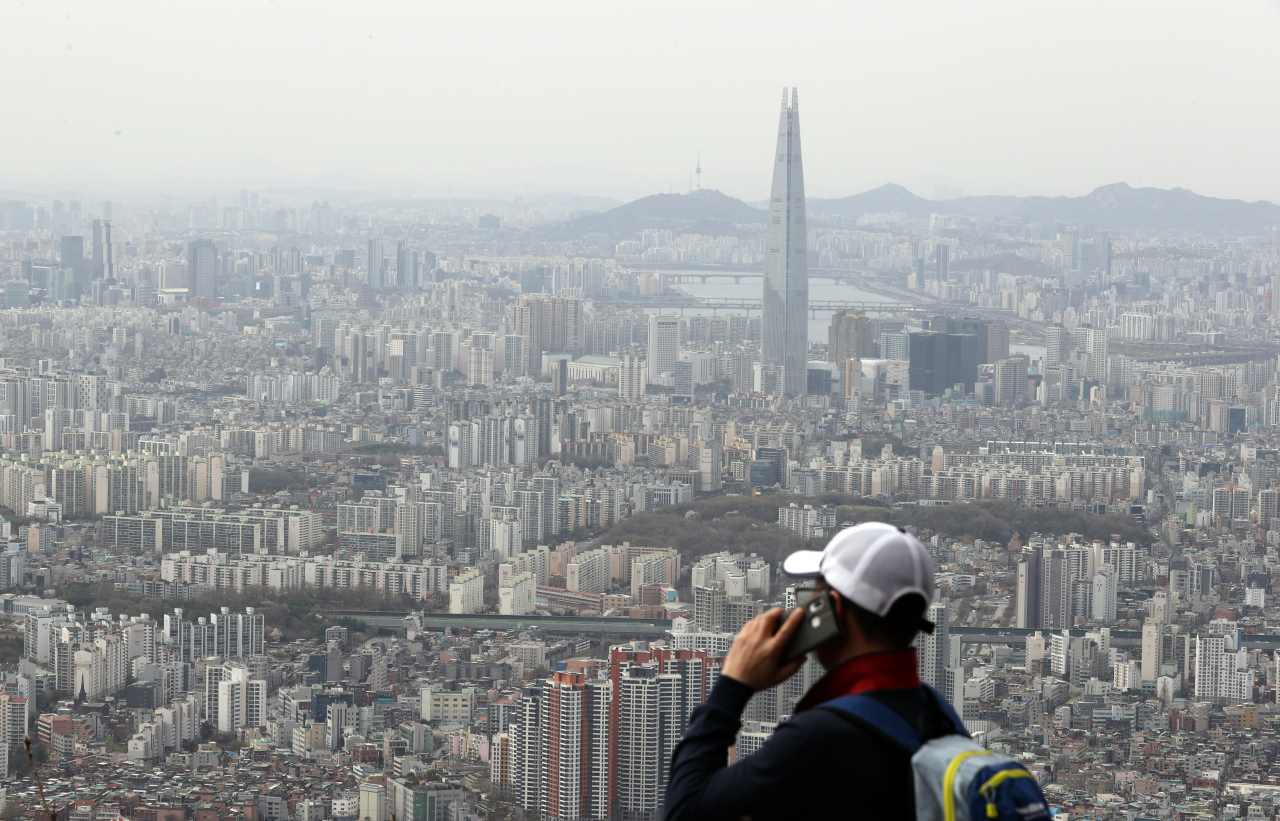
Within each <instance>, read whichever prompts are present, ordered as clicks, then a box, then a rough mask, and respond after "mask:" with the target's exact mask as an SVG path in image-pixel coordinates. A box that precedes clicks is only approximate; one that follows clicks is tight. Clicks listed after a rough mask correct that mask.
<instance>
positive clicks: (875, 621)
mask: <svg viewBox="0 0 1280 821" xmlns="http://www.w3.org/2000/svg"><path fill="white" fill-rule="evenodd" d="M841 598H844V597H843V596H842V597H841ZM844 603H845V604H846V605H848V607H849V610H850V611H851V612H852V613H853V618H854V621H856V622H857V623H858V628H859V629H860V630H862V634H863V635H864V636H866V637H867V640H868V641H871V642H874V643H876V644H886V645H888V646H890V647H892V648H894V649H897V650H906V649H907V648H909V647H910V646H911V642H913V641H915V638H916V633H919V632H920V629H921V627H922V626H923V624H924V612H925V608H926V607H927V604H928V603H927V602H925V600H924V597H923V596H919V595H916V594H915V593H908V594H906V595H905V596H902V597H901V598H899V599H898V600H897V601H896V602H894V603H893V606H892V607H890V608H889V612H888V613H887V614H885V615H883V616H877V615H876V614H875V613H872V612H871V611H870V610H867V609H865V608H863V607H859V606H858V605H857V604H854V603H853V602H851V601H849V600H848V599H847V598H846V599H844Z"/></svg>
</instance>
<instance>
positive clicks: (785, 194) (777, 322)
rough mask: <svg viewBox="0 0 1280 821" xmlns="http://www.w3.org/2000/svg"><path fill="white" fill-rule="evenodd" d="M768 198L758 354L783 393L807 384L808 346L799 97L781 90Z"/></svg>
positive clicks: (798, 390) (802, 388)
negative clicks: (779, 379) (778, 371)
mask: <svg viewBox="0 0 1280 821" xmlns="http://www.w3.org/2000/svg"><path fill="white" fill-rule="evenodd" d="M776 153H777V156H776V158H775V160H774V164H773V188H772V191H771V196H770V199H769V231H768V235H767V242H766V243H765V257H764V297H763V300H764V310H763V311H762V312H761V315H762V318H763V323H762V324H763V333H764V336H763V339H762V348H761V358H762V359H763V361H764V364H765V365H779V366H781V367H782V369H783V379H784V385H785V390H786V392H787V393H790V394H795V395H801V394H803V393H804V392H805V390H806V388H807V379H808V359H809V357H808V351H809V334H808V330H809V249H808V243H807V242H806V233H805V218H804V170H803V166H802V165H801V161H800V102H799V96H798V95H797V93H796V89H794V88H793V89H791V100H790V104H788V101H787V92H786V89H783V91H782V114H781V116H780V117H779V118H778V150H777V152H776Z"/></svg>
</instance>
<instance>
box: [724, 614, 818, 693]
mask: <svg viewBox="0 0 1280 821" xmlns="http://www.w3.org/2000/svg"><path fill="white" fill-rule="evenodd" d="M782 616H783V610H782V608H781V607H775V608H773V609H772V610H770V611H769V612H767V613H761V614H760V615H758V616H756V617H755V618H754V619H752V620H751V621H749V622H747V623H746V624H744V625H743V626H742V629H741V630H740V631H738V636H737V638H735V639H734V640H733V646H732V647H730V648H729V655H728V656H726V657H725V660H724V664H723V665H722V666H721V667H720V675H722V676H728V677H729V678H731V679H734V680H735V681H740V682H742V683H743V684H745V685H747V686H748V687H750V688H751V689H752V690H755V691H756V692H760V691H761V690H767V689H769V688H770V687H773V686H774V685H776V684H781V683H782V682H784V681H786V680H787V679H789V678H791V676H793V675H795V672H796V671H797V670H799V669H800V666H801V665H802V664H804V661H805V660H804V657H803V656H801V657H800V658H798V659H796V660H795V661H793V662H791V663H790V664H788V665H786V666H785V667H784V666H782V664H781V659H782V652H783V651H784V650H786V649H787V644H788V643H789V642H790V641H791V637H792V636H793V635H794V634H795V632H796V630H797V629H799V627H800V620H801V619H802V618H803V617H804V610H803V609H802V608H799V607H797V608H796V609H795V610H793V611H791V616H790V617H789V618H787V619H786V621H783V622H782V627H781V628H779V627H778V622H779V621H780V620H781V619H782Z"/></svg>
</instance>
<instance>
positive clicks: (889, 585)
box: [782, 522, 933, 632]
mask: <svg viewBox="0 0 1280 821" xmlns="http://www.w3.org/2000/svg"><path fill="white" fill-rule="evenodd" d="M782 572H783V573H786V574H787V575H788V576H793V577H796V578H802V579H804V578H810V579H812V578H817V577H819V576H821V577H822V578H823V579H824V580H825V581H826V583H827V584H828V585H830V586H831V588H832V589H833V590H835V591H837V592H838V593H839V594H840V595H841V596H844V597H845V598H846V599H848V600H849V601H851V602H853V603H854V604H856V605H858V606H859V607H861V608H862V609H864V610H869V611H871V612H872V613H874V614H876V615H877V616H886V615H888V614H889V609H890V608H891V607H893V604H894V602H896V601H897V600H898V599H900V598H902V597H903V596H906V595H908V594H911V593H914V594H916V595H918V596H920V597H921V598H923V599H924V601H925V603H926V605H927V604H928V602H931V601H933V560H932V559H931V558H930V557H929V551H927V550H925V548H924V545H922V544H920V541H919V540H918V539H917V538H916V537H915V536H912V535H911V534H910V533H908V532H907V531H905V530H903V529H902V528H900V527H894V526H893V525H890V524H885V523H884V522H864V523H863V524H860V525H855V526H853V527H849V528H845V529H844V530H841V531H840V532H839V533H837V534H836V535H834V536H832V537H831V541H829V542H827V546H826V548H825V549H823V550H797V551H796V552H795V553H792V554H791V555H790V556H788V557H787V558H786V560H785V561H783V563H782ZM930 627H932V625H930ZM930 632H932V631H930Z"/></svg>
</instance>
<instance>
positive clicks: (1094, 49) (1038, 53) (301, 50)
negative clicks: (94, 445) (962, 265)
mask: <svg viewBox="0 0 1280 821" xmlns="http://www.w3.org/2000/svg"><path fill="white" fill-rule="evenodd" d="M720 8H721V7H717V6H714V5H710V6H700V7H693V8H685V7H681V8H680V9H679V12H678V14H677V13H676V11H675V9H674V7H673V8H672V9H671V12H672V13H671V14H664V13H661V12H662V7H658V10H657V11H655V13H653V14H651V15H643V16H638V15H630V14H628V13H626V12H622V11H618V12H604V11H596V12H595V13H593V14H576V13H574V12H573V10H572V9H570V8H563V9H552V10H548V11H547V12H545V13H539V14H534V13H533V12H532V11H531V10H526V9H522V8H520V7H518V6H506V5H502V4H498V5H495V6H493V7H492V10H493V11H492V12H490V13H485V12H482V11H480V10H478V9H452V10H441V9H426V8H419V7H414V6H407V5H403V6H396V5H393V6H391V7H389V9H388V12H387V15H386V16H385V17H381V18H376V19H369V18H367V17H366V16H364V15H361V14H359V13H358V12H356V11H355V10H350V11H347V10H344V9H320V10H315V9H313V8H311V7H307V8H306V9H305V11H306V13H305V14H304V13H303V7H301V6H298V5H295V4H291V3H275V4H272V5H270V6H267V7H261V6H259V5H258V4H245V5H243V6H236V5H235V4H232V5H231V6H230V7H228V8H227V9H225V13H222V14H218V15H212V14H204V13H201V12H196V11H192V10H187V9H183V10H179V9H177V8H164V7H157V8H155V9H152V10H150V11H145V10H144V9H142V8H141V7H136V8H135V7H127V8H117V9H110V10H107V9H103V8H99V7H96V6H93V5H89V4H79V3H72V4H70V5H66V6H60V7H58V8H57V9H45V8H44V7H41V6H38V5H34V4H28V5H26V6H19V5H12V6H9V7H8V8H6V9H5V11H4V12H3V14H4V15H5V17H4V18H3V21H4V22H5V23H6V24H7V25H6V27H7V28H8V29H10V30H24V31H26V32H28V33H29V36H27V37H24V38H22V40H21V41H20V42H17V43H15V44H14V47H13V48H12V49H9V50H6V53H5V54H4V55H2V56H0V67H2V68H3V69H4V70H5V71H6V72H7V73H8V74H9V75H10V76H24V74H25V72H27V70H28V68H29V67H30V66H32V65H41V66H42V73H41V74H40V75H38V76H37V77H36V78H35V80H34V81H33V82H31V83H25V84H16V85H15V88H14V97H13V98H12V105H13V107H14V110H15V111H17V112H20V113H21V114H22V115H23V116H24V117H25V118H26V119H27V120H28V121H30V122H40V123H42V124H44V126H43V127H40V128H34V127H33V128H18V129H14V130H12V131H11V132H10V133H9V134H8V135H6V142H7V147H8V149H9V150H8V151H7V152H5V158H0V189H10V190H15V191H25V190H42V191H43V190H57V189H62V188H65V187H74V188H85V187H90V186H91V187H92V188H95V189H97V190H100V191H103V192H110V191H116V192H124V191H130V192H132V191H156V190H161V191H165V190H169V191H172V190H180V191H192V190H200V189H206V188H208V187H211V186H215V185H218V184H219V183H220V182H222V181H229V182H230V185H229V186H228V187H229V188H240V187H253V188H260V187H264V186H292V185H311V186H316V187H321V186H325V185H329V186H334V187H344V188H353V187H354V188H372V189H374V190H379V191H392V192H395V191H400V192H404V193H432V194H437V195H442V196H443V195H454V196H460V195H464V194H470V195H475V194H479V193H485V192H498V191H503V192H510V193H512V194H513V195H524V194H532V193H537V192H552V191H564V190H569V191H576V192H579V193H582V194H592V195H603V196H611V197H615V198H617V199H622V200H629V199H634V198H636V197H639V196H643V195H645V194H650V193H654V192H658V191H669V190H676V191H679V190H684V189H686V188H687V187H688V185H689V178H690V176H692V174H693V171H694V169H695V166H696V164H697V163H698V160H699V152H701V154H700V158H701V167H702V169H703V173H702V175H701V182H702V186H703V188H715V189H718V190H723V191H725V192H726V193H729V194H731V195H733V196H738V197H741V198H743V199H747V200H759V199H762V198H763V197H764V195H765V193H766V191H765V184H764V180H762V179H761V178H760V177H759V175H758V173H756V172H755V171H754V168H755V164H754V161H753V157H758V156H759V154H760V153H761V152H762V151H767V150H768V149H767V148H766V147H765V143H764V140H763V139H762V138H761V137H760V136H759V132H760V126H761V125H762V124H763V123H764V122H765V120H764V119H763V116H762V115H761V112H762V111H763V110H765V106H766V105H767V104H768V100H769V98H770V97H771V96H772V95H770V94H766V93H765V92H764V89H766V88H771V87H774V86H776V85H778V81H779V80H790V81H792V82H794V83H795V84H796V85H802V86H804V87H805V88H806V100H807V101H808V102H809V103H810V105H811V111H812V114H811V115H810V116H811V119H810V122H809V125H810V132H811V138H810V141H809V142H810V144H809V161H810V163H811V165H812V166H813V168H812V170H813V171H814V174H815V181H814V185H811V186H810V194H811V196H822V197H830V196H844V195H848V194H852V193H855V192H857V191H862V190H868V189H871V188H874V187H876V186H878V185H880V184H883V183H886V182H897V183H900V184H903V185H905V186H907V187H908V188H910V189H912V190H916V191H918V192H920V193H924V194H928V193H929V192H931V191H932V190H933V187H934V186H935V185H940V186H944V187H959V188H961V189H963V190H965V191H970V192H974V193H982V194H988V193H1000V194H1043V195H1047V196H1052V195H1057V194H1064V195H1077V194H1082V193H1085V192H1087V191H1090V190H1092V189H1093V188H1095V187H1097V186H1099V185H1105V184H1109V183H1113V182H1118V181H1124V182H1127V183H1129V184H1131V185H1134V186H1155V187H1160V188H1174V187H1184V188H1189V189H1191V190H1195V191H1198V192H1200V193H1203V194H1206V195H1211V196H1218V197H1226V198H1241V199H1245V200H1256V199H1260V198H1261V199H1268V200H1271V201H1280V183H1275V182H1273V181H1272V180H1271V179H1270V176H1269V175H1266V174H1260V173H1258V170H1259V169H1262V168H1266V167H1267V165H1268V164H1269V162H1270V141H1269V140H1268V138H1267V135H1269V134H1273V133H1275V132H1276V130H1277V128H1278V127H1280V123H1278V122H1277V118H1280V113H1277V112H1275V111H1273V110H1272V108H1271V107H1268V106H1261V105H1255V104H1253V103H1252V102H1251V101H1253V100H1258V99H1266V96H1267V93H1268V86H1269V82H1268V78H1269V77H1272V76H1274V75H1275V72H1276V69H1277V68H1278V67H1280V66H1278V65H1277V61H1278V60H1280V57H1277V55H1276V54H1275V52H1274V49H1271V48H1269V44H1270V43H1272V42H1274V41H1275V39H1276V37H1277V34H1280V12H1278V11H1277V9H1276V7H1275V6H1274V5H1268V4H1263V3H1242V4H1232V5H1230V6H1227V7H1224V8H1216V9H1212V10H1209V9H1205V8H1203V7H1201V6H1190V5H1187V6H1170V5H1167V4H1160V5H1156V4H1141V3H1134V4H1125V5H1123V6H1120V7H1118V8H1110V9H1108V10H1107V12H1108V13H1107V15H1106V21H1105V24H1102V25H1099V24H1098V21H1097V20H1096V18H1095V17H1094V16H1093V15H1091V14H1080V15H1058V14H1052V15H1050V13H1048V12H1046V11H1045V10H1038V9H1033V8H1028V7H1024V6H1019V5H998V6H990V7H984V9H983V11H981V12H975V11H974V10H971V9H970V10H963V11H962V10H960V9H954V8H951V7H948V6H946V5H933V4H915V5H905V6H901V7H899V6H891V7H866V8H857V9H850V8H847V7H845V6H824V5H813V6H806V8H805V9H802V10H799V11H798V12H797V14H798V15H799V16H798V18H797V25H796V26H795V27H794V28H793V29H790V30H788V31H785V32H781V33H778V32H775V31H774V29H775V28H776V27H775V26H774V25H773V24H772V21H771V7H769V6H767V5H765V4H759V5H747V6H743V7H740V8H739V7H735V8H734V14H732V15H729V14H725V13H722V12H721V11H720ZM493 12H496V13H493ZM673 15H674V19H677V20H679V21H680V25H677V26H674V27H673V26H671V25H670V24H669V23H670V20H671V19H673ZM193 26H194V27H198V28H199V30H200V31H202V32H203V33H204V35H205V36H202V37H201V38H198V39H197V40H195V41H192V40H191V39H189V38H175V37H170V36H167V32H168V31H171V30H187V29H189V28H191V27H193ZM602 30H607V31H608V32H609V34H610V36H609V37H608V38H600V37H597V36H595V35H596V34H598V33H599V32H600V31H602ZM443 31H448V32H449V35H448V36H447V37H444V36H437V34H436V33H437V32H443ZM800 32H803V35H801V34H800ZM851 32H857V39H858V42H859V47H858V48H853V49H850V48H848V47H847V41H848V39H849V37H850V33H851ZM707 33H714V35H713V36H708V34H707ZM547 42H552V43H560V42H564V43H568V42H572V43H573V44H574V48H573V49H557V48H551V49H548V48H543V47H542V45H543V44H545V43H547ZM221 43H231V44H234V45H233V46H232V48H231V50H230V51H229V52H227V51H225V50H223V49H221V48H220V47H219V46H218V45H217V44H221ZM606 43H607V46H606ZM766 43H767V46H766ZM494 53H502V54H503V55H504V58H503V59H502V60H494V59H492V58H485V57H481V56H478V55H489V54H494ZM55 54H56V55H57V58H56V59H50V55H55ZM762 55H763V56H762ZM108 63H109V64H110V66H111V68H110V70H108V71H103V70H101V66H103V65H105V64H108ZM631 63H635V64H636V65H643V67H644V68H643V72H641V71H640V70H638V69H629V68H627V66H628V65H629V64H631ZM156 65H164V66H165V69H166V70H165V71H163V72H157V71H154V66H156ZM583 65H595V66H601V67H607V68H608V70H603V71H583V70H581V67H582V66H583ZM515 66H519V71H513V70H512V67H515ZM940 79H945V84H944V85H940ZM282 87H287V88H289V89H290V92H289V94H288V95H287V96H286V97H284V98H281V97H280V96H279V94H278V89H279V88H282ZM406 98H407V99H410V100H415V101H416V100H422V101H423V102H411V103H409V104H406V103H405V100H406ZM155 100H164V101H165V102H164V104H163V105H155V104H153V103H154V101H155ZM568 100H574V101H578V102H577V104H576V105H575V106H574V107H573V108H572V109H571V110H572V111H573V112H574V114H573V115H572V118H573V119H575V120H579V121H581V125H582V126H583V127H578V128H565V127H564V126H565V122H564V120H565V113H564V112H565V111H567V110H570V109H566V108H565V107H564V105H563V103H564V102H566V101H568ZM548 101H550V102H551V103H552V104H550V105H548V104H547V103H548ZM582 101H589V104H588V105H585V106H584V105H582ZM356 107H359V109H360V110H365V111H372V112H375V113H374V115H373V116H374V121H375V122H377V123H380V124H381V125H380V127H376V128H372V129H370V128H364V127H357V126H356V121H357V120H360V118H352V117H349V116H347V115H345V114H344V113H342V112H344V111H347V110H353V109H354V108H356ZM444 110H448V111H449V112H450V115H449V116H450V122H451V126H450V127H449V128H447V129H444V128H440V127H439V125H440V115H438V114H437V112H440V111H444ZM215 112H216V114H215ZM1006 112H1007V115H1006ZM1072 112H1078V113H1072ZM360 122H361V125H363V120H360ZM1228 122H1229V123H1231V127H1230V128H1226V127H1224V124H1225V123H1228ZM1120 123H1123V127H1120V126H1119V125H1118V124H1120ZM551 134H555V135H556V136H555V138H554V139H551V137H550V135H551ZM604 135H608V137H607V138H606V137H605V136H604ZM856 157H875V158H876V161H875V162H874V163H860V162H853V161H850V158H856ZM818 177H820V178H821V183H820V184H819V183H818ZM815 186H816V187H815Z"/></svg>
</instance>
